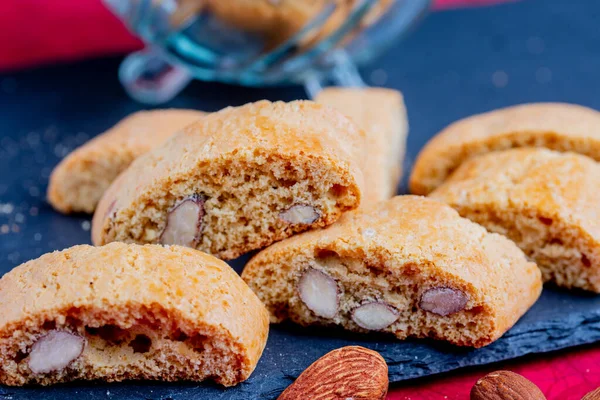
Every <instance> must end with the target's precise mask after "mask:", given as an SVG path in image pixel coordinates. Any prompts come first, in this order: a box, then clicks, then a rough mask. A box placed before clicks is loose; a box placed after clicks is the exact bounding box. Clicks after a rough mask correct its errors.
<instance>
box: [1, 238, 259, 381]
mask: <svg viewBox="0 0 600 400" xmlns="http://www.w3.org/2000/svg"><path fill="white" fill-rule="evenodd" d="M0 308H1V310H0V382H1V383H3V384H6V385H11V386H15V385H25V384H42V385H49V384H53V383H58V382H67V381H73V380H80V379H87V380H96V379H100V380H105V381H121V380H129V379H159V380H163V381H175V380H194V381H201V380H204V379H213V380H215V381H216V382H218V383H220V384H222V385H225V386H231V385H235V384H237V383H239V382H241V381H244V380H245V379H247V378H248V376H250V374H251V373H252V371H253V370H254V368H255V367H256V364H257V362H258V359H259V358H260V356H261V353H262V351H263V348H264V346H265V344H266V340H267V333H268V314H267V311H266V310H265V308H264V306H263V305H262V304H261V303H260V301H259V300H258V298H257V297H256V296H255V295H254V293H252V291H251V290H250V289H249V288H248V286H247V285H246V284H245V283H244V282H243V281H242V279H240V277H239V276H238V275H237V274H236V273H235V271H233V270H232V269H231V268H230V267H229V266H228V265H227V264H225V263H224V262H222V261H220V260H218V259H216V258H214V257H212V256H209V255H207V254H204V253H201V252H199V251H195V250H192V249H188V248H184V247H179V246H170V247H162V246H156V245H146V246H139V245H127V244H123V243H112V244H109V245H107V246H103V247H90V246H75V247H72V248H70V249H67V250H64V251H60V252H54V253H49V254H46V255H43V256H42V257H40V258H38V259H36V260H32V261H29V262H27V263H25V264H22V265H21V266H19V267H17V268H15V269H14V270H12V271H11V272H9V273H7V274H6V275H5V276H4V277H2V279H0Z"/></svg>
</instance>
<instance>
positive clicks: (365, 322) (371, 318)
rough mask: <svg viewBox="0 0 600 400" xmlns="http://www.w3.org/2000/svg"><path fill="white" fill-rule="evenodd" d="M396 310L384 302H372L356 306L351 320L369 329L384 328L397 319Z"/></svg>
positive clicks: (377, 329)
mask: <svg viewBox="0 0 600 400" xmlns="http://www.w3.org/2000/svg"><path fill="white" fill-rule="evenodd" d="M398 317H399V314H398V310H396V309H395V308H394V307H392V306H390V305H389V304H386V303H380V302H372V303H366V304H363V305H361V306H359V307H356V308H355V309H354V311H353V312H352V320H353V321H354V322H355V323H356V325H358V326H360V327H361V328H364V329H369V330H371V331H379V330H381V329H385V328H387V327H388V326H390V325H391V324H393V323H394V322H396V321H397V320H398Z"/></svg>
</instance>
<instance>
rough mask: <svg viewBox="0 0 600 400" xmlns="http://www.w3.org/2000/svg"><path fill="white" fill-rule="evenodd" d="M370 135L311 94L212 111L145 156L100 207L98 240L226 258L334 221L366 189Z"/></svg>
mask: <svg viewBox="0 0 600 400" xmlns="http://www.w3.org/2000/svg"><path fill="white" fill-rule="evenodd" d="M364 142H365V137H364V133H363V132H362V131H361V130H360V129H359V128H358V127H356V125H355V124H354V123H353V122H352V121H351V120H350V119H348V118H347V117H345V116H344V115H343V114H341V113H340V112H339V111H337V110H335V109H333V108H330V107H327V106H324V105H320V104H316V103H313V102H310V101H295V102H291V103H283V102H277V103H271V102H268V101H260V102H257V103H251V104H247V105H245V106H242V107H236V108H233V107H231V108H227V109H224V110H221V111H219V112H217V113H213V114H210V115H207V116H206V117H204V118H202V119H201V120H200V121H198V122H197V123H195V124H192V125H190V126H188V127H187V128H185V129H184V130H183V131H182V132H180V133H179V134H176V135H175V136H173V137H172V138H171V139H170V140H169V141H168V142H167V143H166V144H165V145H164V146H162V147H160V148H158V149H156V150H155V151H152V152H150V153H148V154H146V155H145V156H143V157H140V158H139V159H137V160H136V161H135V162H134V163H133V164H132V165H131V167H130V168H129V169H127V171H125V173H123V174H122V175H121V176H120V177H119V178H118V179H117V180H116V181H115V182H114V184H113V185H112V186H111V188H109V190H108V191H107V192H106V194H105V195H104V197H103V198H102V200H101V202H100V204H99V206H98V209H97V210H96V213H95V215H94V220H93V224H92V239H93V241H94V243H95V244H105V243H108V242H112V241H122V242H136V243H163V244H181V245H186V246H190V247H195V248H197V249H199V250H202V251H205V252H207V253H210V254H213V255H216V256H218V257H219V258H223V259H231V258H235V257H237V256H239V255H241V254H244V253H246V252H249V251H251V250H254V249H258V248H261V247H264V246H268V245H269V244H271V243H272V242H274V241H277V240H281V239H284V238H286V237H288V236H291V235H293V234H294V233H297V232H301V231H304V230H308V229H311V228H317V227H323V226H326V225H329V224H331V223H333V222H335V221H336V220H337V219H338V218H339V217H340V215H341V214H342V213H343V212H344V211H348V210H351V209H354V208H357V207H358V206H359V204H360V201H361V198H362V193H363V175H362V157H363V147H364Z"/></svg>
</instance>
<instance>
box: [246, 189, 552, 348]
mask: <svg viewBox="0 0 600 400" xmlns="http://www.w3.org/2000/svg"><path fill="white" fill-rule="evenodd" d="M242 278H243V279H244V280H245V281H246V282H248V284H249V285H250V287H251V288H252V289H253V290H254V291H255V293H256V294H257V295H258V297H259V298H260V299H261V300H262V301H263V303H264V304H265V305H266V306H267V309H268V310H269V311H270V313H271V322H281V321H283V320H286V319H290V320H292V321H294V322H296V323H299V324H301V325H326V326H329V325H339V326H342V327H344V328H345V329H348V330H352V331H358V332H372V331H379V332H386V333H390V334H393V335H395V336H396V337H397V338H399V339H404V338H407V337H419V338H423V337H430V338H435V339H442V340H446V341H449V342H451V343H454V344H457V345H461V346H474V347H481V346H484V345H487V344H489V343H491V342H493V341H494V340H496V339H498V338H499V337H500V336H501V335H502V334H503V333H504V332H506V331H507V330H508V329H509V328H510V327H511V326H512V325H513V324H514V323H515V322H516V321H517V320H518V319H519V318H520V317H521V316H522V315H523V314H524V313H525V312H526V311H527V310H528V309H529V307H530V306H531V305H532V304H533V303H534V302H535V301H536V299H537V298H538V297H539V295H540V292H541V287H542V281H541V277H540V271H539V269H538V268H537V267H536V265H535V264H534V263H532V262H529V261H527V259H526V258H525V255H524V254H523V253H522V252H521V251H520V250H519V249H518V248H517V247H516V245H515V244H514V243H512V242H511V241H510V240H508V239H506V238H505V237H503V236H501V235H497V234H491V233H488V232H487V231H486V230H485V229H484V228H482V227H481V226H479V225H477V224H475V223H473V222H471V221H469V220H467V219H465V218H461V217H460V216H459V215H458V213H457V212H456V211H455V210H453V209H452V208H450V207H448V206H447V205H445V204H443V203H440V202H437V201H434V200H431V199H427V198H422V197H417V196H398V197H395V198H393V199H391V200H388V201H384V202H380V203H377V204H375V205H373V206H370V207H367V208H364V209H363V208H361V209H360V210H357V211H353V212H350V213H346V214H345V215H344V216H343V217H342V218H341V219H340V221H338V222H337V223H335V224H334V225H332V226H330V227H328V228H326V229H323V230H319V231H311V232H306V233H303V234H300V235H297V236H294V237H292V238H289V239H286V240H284V241H281V242H279V243H276V244H274V245H273V246H270V247H269V248H267V249H265V250H263V251H261V252H260V253H258V254H257V255H256V256H255V257H254V258H252V260H250V262H249V263H248V265H247V266H246V268H245V269H244V272H243V274H242Z"/></svg>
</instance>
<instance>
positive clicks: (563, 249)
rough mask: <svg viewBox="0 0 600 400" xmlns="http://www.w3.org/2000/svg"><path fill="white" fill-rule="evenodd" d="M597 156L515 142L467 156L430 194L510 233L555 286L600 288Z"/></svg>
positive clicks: (465, 214) (599, 171) (599, 169)
mask: <svg viewBox="0 0 600 400" xmlns="http://www.w3.org/2000/svg"><path fill="white" fill-rule="evenodd" d="M598 187H600V164H598V163H597V162H595V161H594V160H592V159H591V158H589V157H586V156H582V155H580V154H575V153H559V152H555V151H551V150H547V149H536V148H526V149H512V150H506V151H503V152H496V153H494V154H486V155H482V156H479V157H474V158H472V159H470V160H468V161H466V162H464V163H463V164H462V165H461V166H460V167H459V168H458V169H457V170H456V171H455V172H454V174H452V175H451V176H450V178H448V179H447V180H446V181H445V182H444V184H442V186H440V187H438V188H437V189H436V190H435V191H433V192H432V193H431V195H430V196H431V197H432V198H434V199H437V200H440V201H444V202H446V203H448V204H449V205H450V206H452V207H454V208H455V209H456V210H457V211H458V212H459V213H460V214H461V215H462V216H463V217H466V218H469V219H471V220H473V221H475V222H477V223H479V224H481V225H483V226H484V227H486V228H487V229H488V230H489V231H492V232H497V233H501V234H503V235H506V236H507V237H508V238H510V239H512V240H513V241H514V242H515V243H516V244H517V245H518V246H519V247H520V248H521V249H522V250H523V251H524V252H525V254H526V255H527V256H528V257H529V258H530V259H531V260H533V261H535V262H536V263H537V264H538V266H539V267H540V269H541V270H542V275H543V277H544V280H546V281H552V282H554V283H556V284H557V285H559V286H564V287H569V288H573V287H576V288H582V289H586V290H591V291H594V292H597V293H600V220H599V219H598V218H599V216H600V203H599V202H598V195H597V193H596V188H598Z"/></svg>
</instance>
